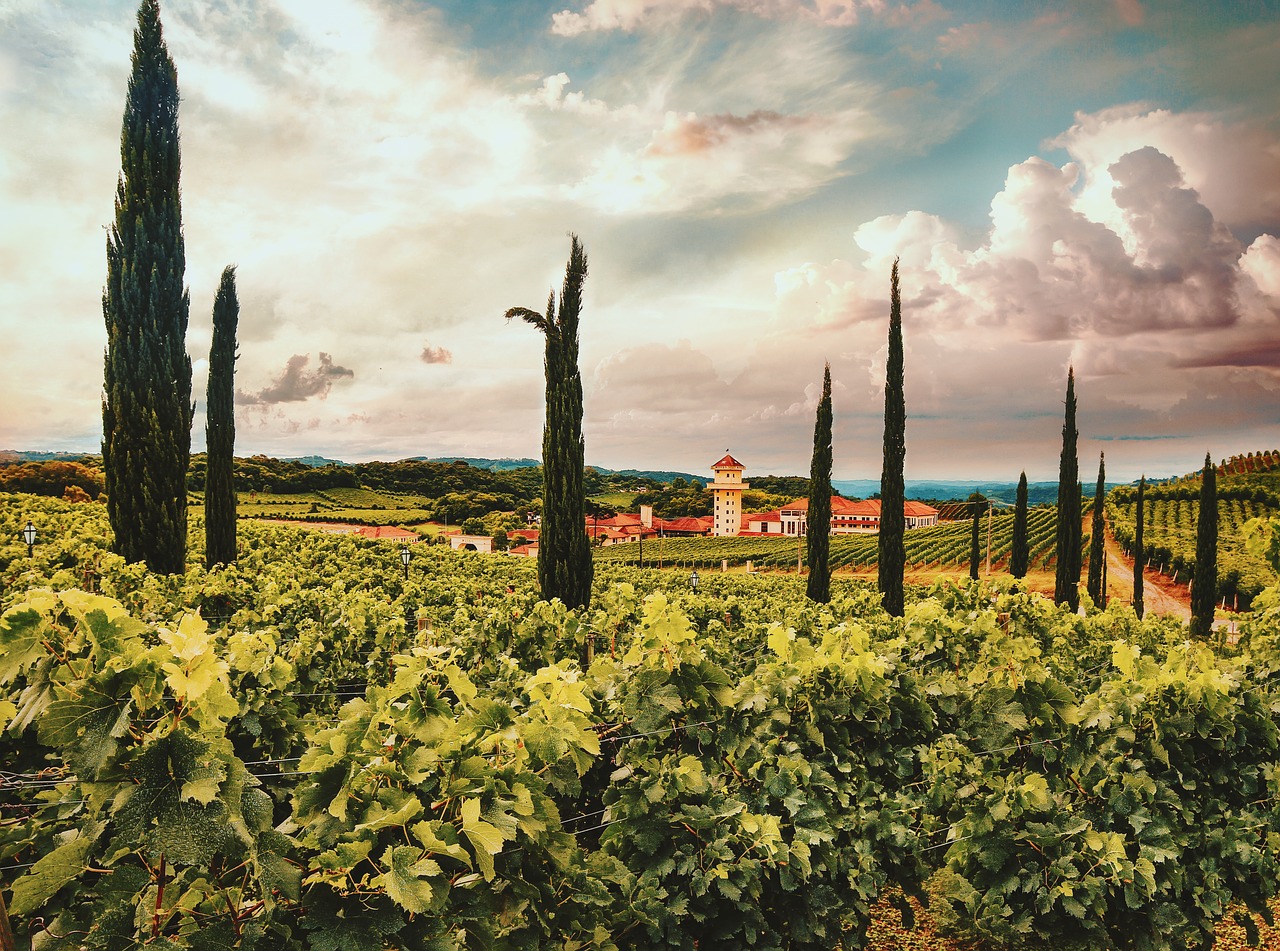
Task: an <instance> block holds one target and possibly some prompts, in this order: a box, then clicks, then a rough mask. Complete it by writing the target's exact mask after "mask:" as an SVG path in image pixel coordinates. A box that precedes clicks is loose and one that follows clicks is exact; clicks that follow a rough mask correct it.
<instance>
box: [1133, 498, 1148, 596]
mask: <svg viewBox="0 0 1280 951" xmlns="http://www.w3.org/2000/svg"><path fill="white" fill-rule="evenodd" d="M1146 494H1147V477H1146V476H1145V475H1144V476H1143V477H1142V478H1141V479H1139V480H1138V504H1137V507H1136V510H1135V512H1134V522H1135V525H1134V529H1133V610H1134V612H1135V613H1136V614H1137V615H1138V620H1139V621H1141V620H1142V614H1143V611H1144V609H1145V608H1144V605H1143V603H1142V593H1143V592H1142V581H1143V577H1142V570H1143V568H1145V567H1146V564H1147V551H1146V546H1145V544H1144V543H1143V540H1142V521H1143V517H1144V513H1143V502H1144V497H1145V496H1146Z"/></svg>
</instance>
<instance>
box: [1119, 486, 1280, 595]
mask: <svg viewBox="0 0 1280 951" xmlns="http://www.w3.org/2000/svg"><path fill="white" fill-rule="evenodd" d="M1143 508H1144V512H1143V548H1144V549H1145V551H1144V553H1143V557H1144V558H1145V560H1146V561H1147V563H1148V564H1149V565H1151V566H1152V567H1156V568H1158V569H1159V570H1160V571H1162V572H1164V573H1165V574H1167V575H1170V576H1171V577H1173V578H1174V579H1175V580H1179V579H1180V580H1183V581H1188V580H1189V579H1190V578H1192V577H1194V575H1195V564H1196V524H1197V521H1198V519H1199V517H1200V502H1199V500H1198V499H1197V498H1194V497H1189V494H1188V493H1186V492H1167V493H1164V494H1162V493H1161V492H1160V490H1159V488H1157V489H1155V490H1154V491H1153V492H1152V493H1151V494H1150V495H1149V496H1148V498H1146V499H1145V500H1144V502H1143ZM1135 509H1136V503H1135V500H1134V493H1133V492H1132V491H1131V490H1129V489H1128V488H1127V487H1126V488H1125V489H1123V490H1120V489H1117V490H1115V491H1114V492H1112V494H1111V496H1110V498H1109V499H1108V502H1107V519H1108V522H1109V523H1110V525H1111V530H1112V534H1113V535H1114V536H1115V539H1116V541H1117V542H1118V543H1119V544H1120V545H1121V547H1122V548H1123V549H1124V550H1125V553H1126V554H1127V555H1129V556H1130V557H1133V541H1134V528H1135ZM1276 515H1280V505H1277V504H1276V502H1275V500H1274V499H1272V498H1270V496H1269V494H1267V493H1256V492H1255V491H1253V490H1251V489H1244V490H1236V491H1232V490H1230V489H1228V490H1226V491H1224V492H1220V493H1219V498H1218V600H1219V601H1225V602H1227V603H1229V604H1231V605H1233V606H1242V607H1248V605H1249V603H1250V602H1251V601H1252V599H1253V598H1254V597H1255V596H1256V595H1257V594H1258V593H1259V592H1260V591H1262V590H1263V589H1264V588H1266V587H1268V586H1270V585H1273V584H1275V583H1276V572H1275V570H1274V569H1273V568H1272V566H1270V565H1269V564H1267V562H1266V561H1265V560H1264V559H1262V558H1261V557H1259V556H1257V555H1253V554H1250V553H1249V552H1248V551H1246V550H1245V545H1244V537H1245V531H1244V526H1245V524H1246V523H1247V522H1249V521H1250V520H1252V519H1256V518H1263V519H1265V518H1271V517H1274V516H1276Z"/></svg>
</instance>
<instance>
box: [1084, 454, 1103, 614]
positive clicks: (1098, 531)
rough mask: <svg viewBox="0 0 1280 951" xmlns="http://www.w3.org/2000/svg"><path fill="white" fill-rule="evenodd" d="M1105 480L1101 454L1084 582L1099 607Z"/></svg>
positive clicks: (1100, 603)
mask: <svg viewBox="0 0 1280 951" xmlns="http://www.w3.org/2000/svg"><path fill="white" fill-rule="evenodd" d="M1106 480H1107V455H1106V453H1103V454H1102V455H1101V456H1099V458H1098V487H1097V488H1096V489H1095V490H1094V493H1093V521H1092V523H1091V525H1090V529H1089V531H1090V535H1089V578H1088V581H1087V582H1086V585H1087V587H1088V589H1089V597H1090V598H1092V599H1093V603H1094V604H1096V605H1099V606H1101V605H1102V599H1103V590H1102V569H1103V568H1104V567H1105V562H1106V558H1107V549H1106V531H1107V526H1106V523H1105V522H1104V521H1103V517H1102V516H1103V511H1102V509H1103V506H1104V505H1105V504H1106V491H1107V488H1106Z"/></svg>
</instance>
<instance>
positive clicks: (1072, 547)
mask: <svg viewBox="0 0 1280 951" xmlns="http://www.w3.org/2000/svg"><path fill="white" fill-rule="evenodd" d="M1079 436H1080V434H1079V432H1077V430H1076V374H1075V368H1074V367H1073V368H1071V369H1069V370H1068V371H1067V398H1066V416H1065V419H1064V421H1063V424H1062V457H1061V459H1060V461H1059V465H1058V526H1057V544H1056V546H1055V547H1056V550H1057V554H1058V561H1057V566H1056V569H1055V572H1054V584H1053V600H1054V601H1056V602H1057V603H1058V604H1066V605H1069V606H1070V608H1071V610H1073V611H1075V610H1077V609H1078V608H1079V607H1080V588H1079V586H1080V558H1081V552H1080V543H1081V538H1082V533H1083V531H1084V529H1083V527H1082V526H1081V521H1080V518H1081V512H1080V488H1079V479H1080V473H1079V461H1078V459H1077V456H1076V443H1077V441H1078V439H1079Z"/></svg>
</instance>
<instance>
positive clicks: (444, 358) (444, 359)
mask: <svg viewBox="0 0 1280 951" xmlns="http://www.w3.org/2000/svg"><path fill="white" fill-rule="evenodd" d="M418 359H419V360H421V361H422V362H423V363H452V362H453V353H452V352H451V351H449V350H446V349H445V348H444V347H433V346H431V344H429V343H428V344H426V345H425V346H423V348H422V353H421V354H419V355H418Z"/></svg>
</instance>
